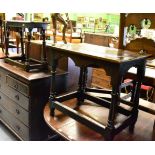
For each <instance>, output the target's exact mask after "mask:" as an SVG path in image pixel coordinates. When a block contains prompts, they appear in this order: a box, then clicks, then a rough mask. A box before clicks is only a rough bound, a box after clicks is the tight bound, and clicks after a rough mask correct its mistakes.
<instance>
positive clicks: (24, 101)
mask: <svg viewBox="0 0 155 155" xmlns="http://www.w3.org/2000/svg"><path fill="white" fill-rule="evenodd" d="M0 91H1V92H3V93H4V94H5V95H7V96H8V97H9V98H10V99H12V100H13V101H14V102H16V103H17V104H18V105H20V106H21V107H23V108H24V109H25V110H27V111H29V98H28V97H26V96H25V95H23V94H21V93H19V92H18V91H16V90H15V89H13V88H11V87H9V86H7V85H5V84H3V83H2V84H1V87H0Z"/></svg>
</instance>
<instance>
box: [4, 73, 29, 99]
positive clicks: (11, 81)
mask: <svg viewBox="0 0 155 155" xmlns="http://www.w3.org/2000/svg"><path fill="white" fill-rule="evenodd" d="M6 83H7V84H8V86H10V87H12V88H13V89H15V90H17V91H19V92H20V93H22V94H24V95H25V96H29V87H28V86H27V85H26V84H24V83H22V82H20V81H19V80H16V79H15V78H13V77H11V76H9V75H7V76H6Z"/></svg>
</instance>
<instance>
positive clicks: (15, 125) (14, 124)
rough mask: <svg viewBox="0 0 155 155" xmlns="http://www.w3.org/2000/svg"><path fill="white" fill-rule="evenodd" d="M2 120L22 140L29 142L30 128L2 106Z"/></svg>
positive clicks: (0, 111)
mask: <svg viewBox="0 0 155 155" xmlns="http://www.w3.org/2000/svg"><path fill="white" fill-rule="evenodd" d="M0 119H2V120H3V121H4V122H5V123H6V124H7V125H8V126H9V127H10V128H11V129H12V131H13V132H15V133H16V134H17V135H18V136H19V137H21V139H23V140H29V128H28V127H26V126H25V125H24V124H23V123H21V122H20V121H19V120H17V119H16V118H15V117H14V116H13V115H12V114H11V113H10V112H8V111H7V110H6V109H5V108H4V107H2V106H1V105H0Z"/></svg>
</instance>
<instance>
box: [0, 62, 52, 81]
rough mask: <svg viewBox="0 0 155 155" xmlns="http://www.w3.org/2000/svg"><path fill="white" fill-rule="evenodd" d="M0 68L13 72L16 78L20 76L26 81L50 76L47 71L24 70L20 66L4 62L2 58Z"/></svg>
mask: <svg viewBox="0 0 155 155" xmlns="http://www.w3.org/2000/svg"><path fill="white" fill-rule="evenodd" d="M1 68H2V69H4V70H6V71H9V72H10V73H13V74H14V75H16V76H18V78H22V79H23V80H26V81H33V80H39V79H44V78H49V77H50V76H51V75H50V73H49V72H46V73H45V72H39V71H33V72H26V71H24V70H23V69H22V68H19V67H17V66H11V65H9V64H7V63H5V62H4V61H3V60H2V61H0V69H1Z"/></svg>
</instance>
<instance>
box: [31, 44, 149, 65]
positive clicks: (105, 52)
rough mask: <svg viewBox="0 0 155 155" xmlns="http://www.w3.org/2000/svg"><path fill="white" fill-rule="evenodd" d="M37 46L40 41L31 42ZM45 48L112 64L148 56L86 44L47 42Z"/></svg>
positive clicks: (147, 55)
mask: <svg viewBox="0 0 155 155" xmlns="http://www.w3.org/2000/svg"><path fill="white" fill-rule="evenodd" d="M32 42H34V43H37V44H41V43H42V42H41V41H32ZM46 46H47V47H50V48H51V49H53V50H56V51H57V52H59V53H61V54H68V55H69V54H74V55H77V56H83V57H87V58H88V57H89V58H94V59H96V60H104V61H108V62H113V63H123V62H128V61H134V60H137V59H146V58H148V57H149V56H150V54H139V53H136V52H131V51H128V50H122V49H116V48H110V47H104V46H98V45H93V44H88V43H78V44H77V43H68V44H63V43H57V44H53V42H52V41H51V42H47V43H46Z"/></svg>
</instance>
